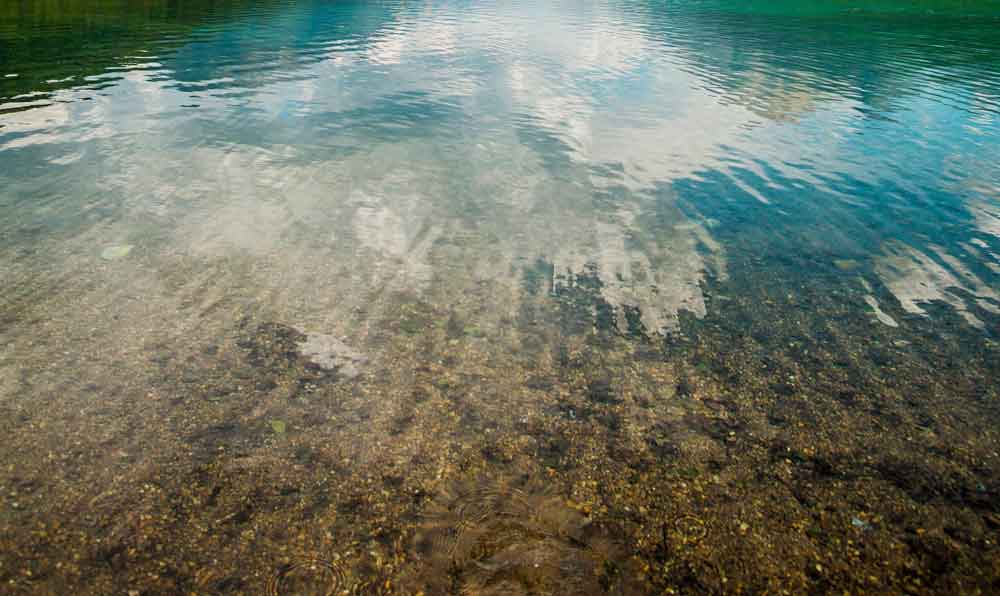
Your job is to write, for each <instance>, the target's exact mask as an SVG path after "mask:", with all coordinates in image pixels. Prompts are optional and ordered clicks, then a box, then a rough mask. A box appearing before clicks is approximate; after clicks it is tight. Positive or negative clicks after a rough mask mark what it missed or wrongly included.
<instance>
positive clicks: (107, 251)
mask: <svg viewBox="0 0 1000 596" xmlns="http://www.w3.org/2000/svg"><path fill="white" fill-rule="evenodd" d="M132 248H133V246H132V245H131V244H118V245H115V246H107V247H105V248H104V250H102V251H101V258H102V259H104V260H105V261H114V260H117V259H123V258H125V257H127V256H128V255H129V253H130V252H132Z"/></svg>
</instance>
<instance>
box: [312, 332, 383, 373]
mask: <svg viewBox="0 0 1000 596" xmlns="http://www.w3.org/2000/svg"><path fill="white" fill-rule="evenodd" d="M297 330H298V331H299V332H301V333H303V334H304V335H305V336H306V339H305V341H303V342H302V343H301V344H300V345H299V353H300V354H302V356H304V357H305V358H307V359H309V361H310V362H312V363H313V364H316V365H317V366H319V367H320V368H322V369H325V370H336V371H337V372H338V373H339V374H340V376H341V377H343V378H345V379H353V378H355V377H357V376H358V375H360V374H361V366H363V365H364V364H366V363H367V362H368V358H367V357H366V356H365V355H364V354H362V353H361V352H359V351H357V350H355V349H354V348H352V347H351V346H349V345H347V344H346V343H344V342H343V341H341V340H340V339H339V338H337V337H334V336H333V335H327V334H325V333H311V332H309V331H306V330H304V329H297Z"/></svg>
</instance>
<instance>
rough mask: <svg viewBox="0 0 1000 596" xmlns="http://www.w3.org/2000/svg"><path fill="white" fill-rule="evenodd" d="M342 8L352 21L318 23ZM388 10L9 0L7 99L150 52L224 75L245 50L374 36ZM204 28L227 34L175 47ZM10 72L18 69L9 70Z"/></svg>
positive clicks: (0, 13) (4, 38) (221, 2)
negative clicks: (245, 29) (191, 47)
mask: <svg viewBox="0 0 1000 596" xmlns="http://www.w3.org/2000/svg"><path fill="white" fill-rule="evenodd" d="M334 12H336V15H335V16H336V17H337V20H338V22H339V23H349V24H350V29H346V28H344V27H334V26H327V27H324V26H322V25H323V23H322V22H317V20H316V17H317V16H319V17H323V16H324V15H326V16H329V17H331V18H332V17H333V16H334V14H333V13H334ZM264 16H266V18H267V19H268V23H267V25H268V26H267V27H261V29H262V30H261V31H260V32H259V34H256V35H229V36H227V35H224V34H222V32H223V28H224V27H225V26H228V25H231V24H233V23H235V22H237V21H240V20H248V21H250V20H253V19H255V18H258V17H264ZM389 18H391V14H390V12H389V9H388V8H386V7H385V6H384V5H382V4H378V5H377V6H373V5H372V4H371V3H367V2H337V3H329V4H322V3H317V4H315V5H313V4H312V3H307V2H299V3H292V4H283V3H281V2H279V1H278V0H200V1H198V2H181V1H178V0H39V1H33V2H4V3H2V4H0V47H2V49H3V62H2V63H0V101H2V100H5V99H9V98H11V97H14V96H17V95H22V94H27V93H38V92H42V93H51V92H54V91H57V90H59V89H65V88H69V87H76V86H81V85H85V84H88V81H87V78H88V77H93V76H95V75H100V74H102V73H104V72H105V71H107V70H108V69H112V68H114V67H116V66H124V65H128V64H134V63H136V62H141V61H144V58H143V55H144V54H145V55H147V56H150V57H151V58H153V59H155V61H156V62H159V63H164V62H166V64H164V66H166V67H167V68H173V69H174V70H175V72H174V73H172V76H173V77H174V78H175V79H178V80H180V81H188V82H190V81H195V80H207V79H210V78H218V77H220V76H225V72H224V71H225V69H224V66H225V65H229V66H232V65H237V64H240V58H242V57H246V56H250V55H255V54H257V53H260V52H272V53H274V54H278V53H280V52H281V50H282V49H283V48H288V47H292V48H297V49H298V48H301V47H302V46H304V45H306V44H313V45H317V44H321V43H323V42H326V41H331V40H332V39H333V38H336V37H348V36H360V37H365V36H367V35H370V34H371V33H372V32H373V31H375V30H376V29H377V28H378V27H380V26H381V25H382V24H384V23H385V22H386V21H387V20H388V19H389ZM321 20H322V19H321ZM275 23H277V26H276V27H275V26H274V25H275ZM258 24H260V23H258ZM205 30H208V31H211V32H212V33H213V34H218V36H217V37H218V39H213V40H212V41H211V43H210V44H209V47H207V48H205V49H202V50H200V51H197V52H195V53H188V54H182V55H179V54H177V53H176V52H177V51H178V49H180V48H183V47H184V46H185V45H187V44H188V43H189V42H190V41H191V40H192V39H193V38H194V36H195V35H196V34H197V33H199V32H202V33H203V32H204V31H205ZM201 41H204V38H202V39H201ZM209 50H211V51H209ZM178 60H180V61H181V62H182V63H181V64H180V65H178V64H175V62H177V61H178ZM287 66H288V64H287V60H286V61H279V62H276V63H275V64H274V68H287ZM181 71H182V72H181ZM5 74H17V76H16V77H3V76H2V75H5ZM90 83H91V84H93V83H94V82H93V81H91V82H90ZM98 84H99V83H98Z"/></svg>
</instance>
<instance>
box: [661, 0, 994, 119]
mask: <svg viewBox="0 0 1000 596" xmlns="http://www.w3.org/2000/svg"><path fill="white" fill-rule="evenodd" d="M898 6H899V8H900V10H898V11H894V10H891V7H892V3H891V2H890V3H889V7H890V8H889V9H884V11H883V12H878V13H876V12H872V11H865V10H862V9H857V8H854V7H852V6H851V5H848V4H845V3H843V2H834V1H832V0H831V1H827V2H824V1H814V2H794V3H792V2H784V3H782V2H779V3H773V2H768V3H745V2H744V3H726V2H718V1H716V2H705V3H699V4H695V5H690V4H681V5H674V4H668V5H666V7H665V8H664V5H662V4H660V3H657V4H655V5H649V6H647V7H644V8H643V9H642V10H643V11H644V12H646V13H647V14H646V16H644V17H643V18H642V21H644V22H646V23H648V33H649V35H650V36H651V37H653V38H656V39H660V40H662V41H663V43H666V44H669V45H671V46H673V47H676V48H679V49H681V50H682V51H684V58H685V60H687V61H688V62H689V64H691V65H692V66H693V67H694V68H696V69H697V70H699V71H703V72H704V73H705V74H708V75H709V77H708V78H709V79H710V81H711V85H712V86H713V87H714V88H715V90H717V91H720V92H721V93H723V94H724V95H725V96H726V97H728V98H731V99H732V100H733V101H734V102H739V103H741V104H743V105H747V106H748V107H750V108H751V109H754V111H755V112H757V113H759V114H761V115H763V116H767V117H771V118H777V119H781V118H784V117H788V116H794V114H795V113H799V112H801V111H804V110H807V109H808V107H809V106H810V105H811V101H810V100H809V97H810V96H816V95H817V94H825V93H831V94H836V95H838V96H839V97H846V98H850V99H855V100H857V101H859V102H861V103H863V104H865V105H867V106H869V107H872V108H875V109H876V110H878V111H885V110H891V109H892V108H893V104H894V102H895V100H896V99H898V98H899V97H902V96H907V95H911V94H915V93H918V92H921V91H925V90H926V87H927V86H928V85H933V84H944V83H950V84H954V83H955V82H961V83H963V84H968V85H970V86H973V87H976V88H978V89H979V90H981V91H982V92H984V93H986V94H987V95H992V96H994V98H995V97H996V91H995V89H997V84H998V82H1000V17H997V16H995V15H994V16H988V15H987V16H983V15H982V14H980V15H978V16H977V15H976V14H975V13H973V12H970V11H972V10H973V9H974V8H975V7H976V6H979V7H981V6H982V3H980V4H977V5H975V6H973V7H972V8H969V7H968V6H965V5H963V3H947V4H945V3H942V2H936V1H934V2H931V1H925V2H918V3H912V2H910V3H906V4H905V5H904V4H903V3H899V4H898ZM904 8H905V10H904ZM930 11H932V12H930ZM979 12H980V13H982V12H983V11H982V10H980V11H979ZM994 105H995V103H994Z"/></svg>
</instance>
